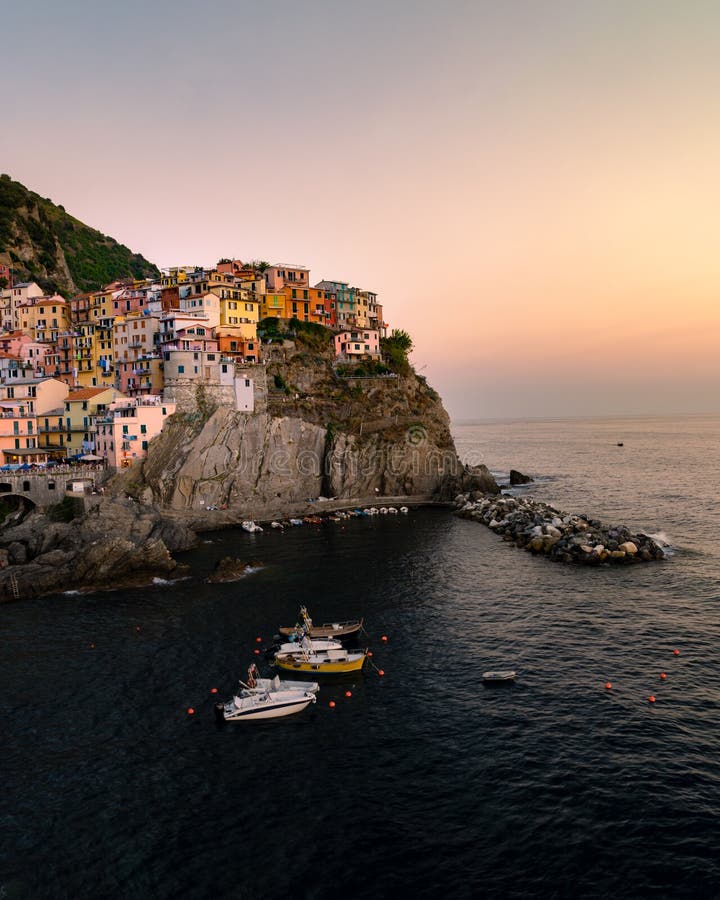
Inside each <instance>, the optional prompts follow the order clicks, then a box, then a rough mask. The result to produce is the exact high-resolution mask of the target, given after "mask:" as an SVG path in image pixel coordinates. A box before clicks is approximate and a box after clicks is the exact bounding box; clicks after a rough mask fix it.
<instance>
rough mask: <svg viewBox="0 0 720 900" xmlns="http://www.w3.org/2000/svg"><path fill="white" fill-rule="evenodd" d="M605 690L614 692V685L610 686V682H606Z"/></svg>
mask: <svg viewBox="0 0 720 900" xmlns="http://www.w3.org/2000/svg"><path fill="white" fill-rule="evenodd" d="M605 688H606V689H607V690H608V691H611V690H612V684H610V682H609V681H606V682H605Z"/></svg>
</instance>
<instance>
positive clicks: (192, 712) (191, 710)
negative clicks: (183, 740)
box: [187, 706, 195, 716]
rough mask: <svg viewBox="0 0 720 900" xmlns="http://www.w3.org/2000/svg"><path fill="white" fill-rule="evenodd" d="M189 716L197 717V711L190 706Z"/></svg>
mask: <svg viewBox="0 0 720 900" xmlns="http://www.w3.org/2000/svg"><path fill="white" fill-rule="evenodd" d="M187 714H188V715H189V716H194V715H195V710H194V709H193V708H192V706H188V711H187Z"/></svg>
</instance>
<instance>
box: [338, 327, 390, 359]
mask: <svg viewBox="0 0 720 900" xmlns="http://www.w3.org/2000/svg"><path fill="white" fill-rule="evenodd" d="M335 356H336V357H337V358H338V359H347V360H352V359H362V358H363V357H367V356H369V357H371V358H372V359H379V358H380V336H379V333H378V332H377V331H376V330H375V329H358V330H357V331H341V332H340V333H339V334H336V335H335Z"/></svg>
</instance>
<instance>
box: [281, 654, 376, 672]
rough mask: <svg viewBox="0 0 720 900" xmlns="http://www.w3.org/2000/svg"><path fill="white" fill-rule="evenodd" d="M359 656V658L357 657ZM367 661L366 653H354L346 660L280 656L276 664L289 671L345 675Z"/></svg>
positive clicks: (357, 669) (360, 667)
mask: <svg viewBox="0 0 720 900" xmlns="http://www.w3.org/2000/svg"><path fill="white" fill-rule="evenodd" d="M355 657H357V658H355ZM364 663H365V654H364V653H363V654H362V655H359V654H354V655H353V656H351V657H349V658H348V659H344V660H327V661H325V660H323V661H320V662H317V661H313V660H312V659H310V660H304V659H298V658H296V657H292V656H284V657H279V658H277V659H276V660H275V665H276V666H277V667H278V668H280V669H285V670H287V671H288V672H308V673H311V674H313V675H345V674H346V673H347V672H359V671H360V669H362V667H363V665H364Z"/></svg>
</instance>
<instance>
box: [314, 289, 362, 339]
mask: <svg viewBox="0 0 720 900" xmlns="http://www.w3.org/2000/svg"><path fill="white" fill-rule="evenodd" d="M315 287H316V288H321V289H322V290H323V291H326V292H328V293H330V294H334V295H335V327H336V328H351V327H353V326H354V325H355V289H354V288H351V287H350V285H349V284H348V282H347V281H318V283H317V284H316V285H315Z"/></svg>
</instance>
